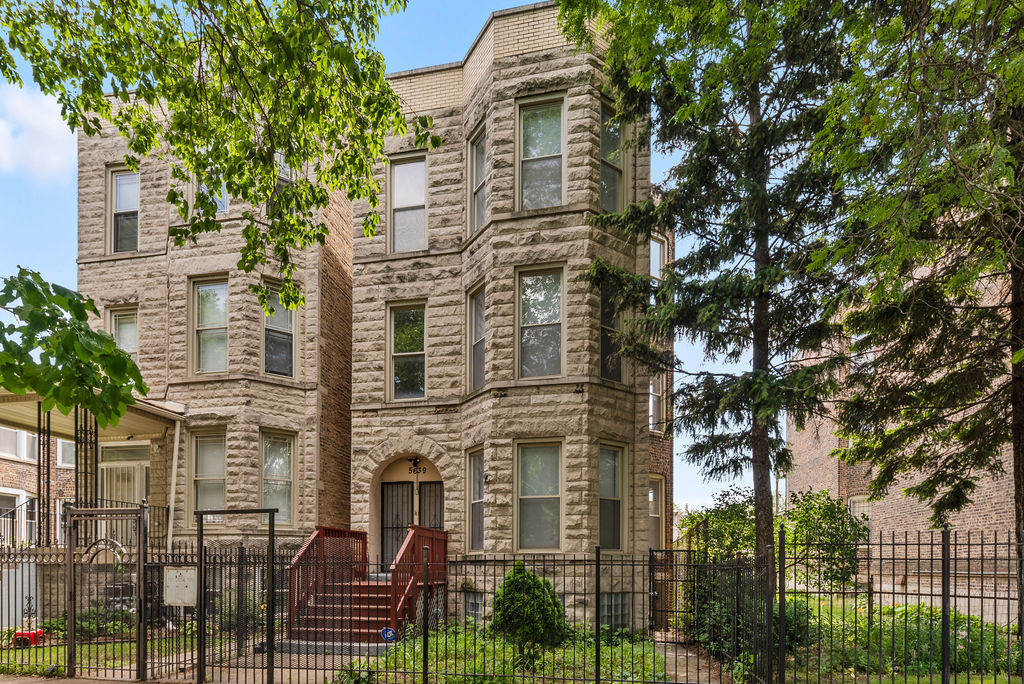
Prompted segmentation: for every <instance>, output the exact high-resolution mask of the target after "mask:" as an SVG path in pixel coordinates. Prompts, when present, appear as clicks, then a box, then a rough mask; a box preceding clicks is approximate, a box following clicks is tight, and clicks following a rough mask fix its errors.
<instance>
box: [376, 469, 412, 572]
mask: <svg viewBox="0 0 1024 684" xmlns="http://www.w3.org/2000/svg"><path fill="white" fill-rule="evenodd" d="M412 486H413V483H412V482H382V483H381V485H380V502H381V503H380V553H381V562H382V565H383V566H384V568H385V569H387V568H390V567H391V562H392V561H394V560H395V556H396V555H398V551H399V549H401V548H402V542H404V541H405V535H406V533H407V532H408V531H409V525H412V494H413V489H412Z"/></svg>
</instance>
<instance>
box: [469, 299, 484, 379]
mask: <svg viewBox="0 0 1024 684" xmlns="http://www.w3.org/2000/svg"><path fill="white" fill-rule="evenodd" d="M485 311H486V309H485V300H484V289H483V288H480V289H479V290H477V291H476V292H474V293H473V294H471V295H470V296H469V330H470V333H469V344H470V349H471V354H470V356H471V363H470V368H469V376H470V377H469V387H470V391H471V392H475V391H476V390H478V389H480V388H481V387H483V386H484V376H485V374H486V371H485V365H484V353H485V351H486V349H485V340H486V338H487V330H486V328H487V320H486V317H485Z"/></svg>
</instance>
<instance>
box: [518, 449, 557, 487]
mask: <svg viewBox="0 0 1024 684" xmlns="http://www.w3.org/2000/svg"><path fill="white" fill-rule="evenodd" d="M558 482H559V477H558V447H557V446H524V447H520V448H519V494H520V495H521V496H558Z"/></svg>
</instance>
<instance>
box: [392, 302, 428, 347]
mask: <svg viewBox="0 0 1024 684" xmlns="http://www.w3.org/2000/svg"><path fill="white" fill-rule="evenodd" d="M391 315H392V317H393V318H392V321H393V327H394V344H393V345H392V347H391V350H392V351H393V352H394V353H395V354H404V353H408V352H421V351H423V320H424V310H423V309H395V310H393V311H392V312H391Z"/></svg>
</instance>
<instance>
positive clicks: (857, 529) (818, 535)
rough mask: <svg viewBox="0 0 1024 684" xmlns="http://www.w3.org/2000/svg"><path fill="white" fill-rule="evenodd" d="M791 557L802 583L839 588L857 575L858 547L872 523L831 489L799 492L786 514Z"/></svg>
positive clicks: (794, 496)
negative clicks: (848, 506) (851, 511)
mask: <svg viewBox="0 0 1024 684" xmlns="http://www.w3.org/2000/svg"><path fill="white" fill-rule="evenodd" d="M785 526H786V554H787V556H788V558H787V561H790V562H792V561H795V564H794V566H793V570H792V572H791V574H792V575H793V576H794V578H795V579H796V580H797V581H798V582H799V583H801V584H805V585H809V586H818V587H827V588H838V587H841V586H843V585H848V584H849V583H850V582H852V581H853V580H854V579H855V578H856V576H857V564H858V550H859V549H858V547H859V546H860V544H862V543H864V542H865V541H867V538H868V526H867V525H866V524H865V522H864V519H863V518H858V517H857V516H855V515H853V514H852V513H850V511H849V509H848V508H847V507H846V504H845V503H843V501H842V499H836V498H833V497H832V495H831V494H830V493H829V492H828V490H825V491H820V492H805V493H803V494H800V493H795V494H793V495H792V496H791V497H790V503H789V508H788V509H787V510H786V516H785ZM787 564H788V563H787Z"/></svg>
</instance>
